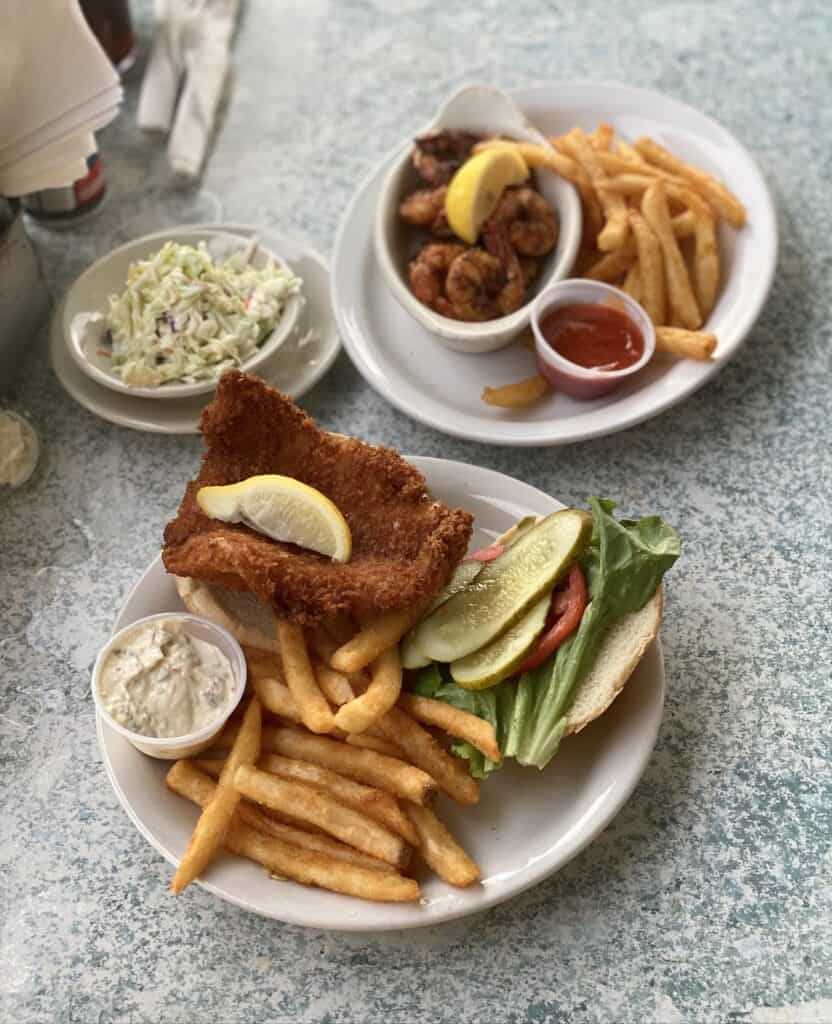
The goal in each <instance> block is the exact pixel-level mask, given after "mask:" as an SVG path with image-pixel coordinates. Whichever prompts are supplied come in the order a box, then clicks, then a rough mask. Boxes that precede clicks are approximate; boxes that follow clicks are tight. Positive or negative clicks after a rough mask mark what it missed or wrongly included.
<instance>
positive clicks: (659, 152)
mask: <svg viewBox="0 0 832 1024" xmlns="http://www.w3.org/2000/svg"><path fill="white" fill-rule="evenodd" d="M635 148H636V149H637V150H638V152H639V153H641V155H642V156H643V157H644V158H645V159H646V160H647V161H648V162H649V163H651V164H653V165H654V166H655V167H660V168H661V169H662V170H664V171H667V172H669V173H671V174H673V175H675V176H676V177H677V178H682V179H683V180H684V181H686V182H687V183H688V184H689V185H690V187H691V188H692V189H693V190H694V192H696V193H697V194H698V195H700V196H702V198H703V199H705V200H707V202H708V203H709V205H711V206H713V207H714V208H715V209H716V210H717V211H718V213H719V215H720V216H721V217H724V218H725V220H727V221H728V223H729V224H732V225H733V226H734V227H735V228H741V227H742V226H743V225H744V224H745V222H746V212H745V207H744V206H743V204H742V203H741V202H740V201H739V199H737V197H736V196H735V195H734V193H733V192H731V191H730V189H727V188H726V187H725V186H724V185H723V184H722V182H721V181H717V179H716V178H714V177H712V176H711V175H710V174H707V173H706V172H705V171H703V170H702V169H701V168H699V167H694V166H693V165H692V164H689V163H686V161H684V160H680V159H679V157H677V156H674V155H673V154H672V153H671V152H669V151H668V150H666V149H665V148H664V146H660V145H659V144H658V142H655V141H654V140H653V139H649V138H646V137H645V138H641V139H639V140H638V141H637V142H636V144H635Z"/></svg>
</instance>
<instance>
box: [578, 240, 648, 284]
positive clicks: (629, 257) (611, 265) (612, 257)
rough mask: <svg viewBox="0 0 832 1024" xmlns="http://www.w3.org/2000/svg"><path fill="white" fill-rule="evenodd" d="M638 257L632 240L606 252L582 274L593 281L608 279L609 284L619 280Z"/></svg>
mask: <svg viewBox="0 0 832 1024" xmlns="http://www.w3.org/2000/svg"><path fill="white" fill-rule="evenodd" d="M636 258H637V254H636V247H635V243H634V242H632V241H631V240H630V241H628V242H627V244H626V245H623V246H622V247H621V248H620V249H616V250H615V251H614V252H608V253H605V254H604V255H603V256H602V257H601V258H600V259H599V260H598V261H597V263H593V265H592V266H591V267H590V268H589V269H588V270H586V271H584V273H583V274H582V275H581V276H582V277H588V278H589V279H590V280H591V281H606V282H607V283H608V284H609V283H610V282H612V281H617V280H618V279H619V278H620V277H621V275H622V274H626V273H627V271H628V270H629V269H630V267H631V266H632V265H633V264H634V263H635V262H636Z"/></svg>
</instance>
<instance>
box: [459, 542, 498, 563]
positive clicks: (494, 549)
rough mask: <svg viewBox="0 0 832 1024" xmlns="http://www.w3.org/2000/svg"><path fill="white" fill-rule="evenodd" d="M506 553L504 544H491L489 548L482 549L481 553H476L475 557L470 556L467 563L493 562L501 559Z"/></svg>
mask: <svg viewBox="0 0 832 1024" xmlns="http://www.w3.org/2000/svg"><path fill="white" fill-rule="evenodd" d="M504 551H505V548H504V547H503V545H502V544H491V545H490V546H489V547H487V548H480V549H479V551H475V552H474V553H473V555H469V556H468V558H467V559H466V561H467V562H493V561H494V559H495V558H499V557H500V555H501V554H502V553H503V552H504Z"/></svg>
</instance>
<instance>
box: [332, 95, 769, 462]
mask: <svg viewBox="0 0 832 1024" xmlns="http://www.w3.org/2000/svg"><path fill="white" fill-rule="evenodd" d="M511 96H512V97H513V98H514V100H515V101H516V102H517V104H518V105H519V107H520V108H521V109H522V111H523V113H524V114H525V115H526V116H527V117H528V118H529V120H530V121H531V122H532V123H533V124H534V125H535V126H536V127H537V128H538V129H540V131H542V132H543V133H544V134H545V135H553V134H558V133H560V132H563V131H566V130H567V129H569V128H572V127H574V126H575V125H579V126H581V127H583V128H585V129H587V130H591V129H594V128H595V127H596V126H597V125H598V123H599V122H600V121H602V120H603V121H608V122H609V123H610V124H612V125H613V127H614V128H615V129H616V130H617V131H618V132H619V133H620V134H621V135H622V136H623V137H624V138H628V139H635V138H638V136H640V135H645V134H646V135H651V136H653V137H654V138H656V139H657V141H659V142H660V143H662V144H663V145H665V146H667V147H668V148H669V149H671V150H672V151H673V152H674V153H676V154H678V155H679V156H681V157H684V158H686V159H688V160H690V161H691V162H692V163H695V164H698V165H700V166H702V167H704V168H705V169H707V170H709V171H711V172H712V173H714V174H715V175H717V176H718V177H720V178H722V179H723V180H724V181H725V183H726V184H727V185H728V186H729V187H730V188H731V189H733V190H734V191H735V192H736V193H737V194H738V195H739V197H740V198H741V199H742V201H743V202H744V203H745V205H746V207H747V209H748V215H749V223H748V224H747V225H746V227H745V228H743V230H742V231H740V232H734V231H733V230H732V229H730V228H724V227H723V228H722V230H721V233H720V247H721V250H722V255H723V264H724V266H726V267H727V279H726V282H725V286H724V287H723V290H722V294H721V296H720V300H719V302H718V304H717V306H716V307H715V309H714V311H713V313H712V315H711V317H710V318H709V320H708V323H707V325H706V326H707V328H708V330H712V331H715V332H716V334H717V335H718V337H719V347H718V349H717V353H716V358H715V359H714V360H713V361H712V362H710V363H695V362H693V361H691V360H677V361H671V360H666V359H663V360H658V359H657V360H655V361H654V362H653V363H652V364H651V365H650V366H649V367H647V368H646V370H645V371H644V372H643V373H641V374H639V375H638V376H637V377H636V378H634V379H633V381H632V382H630V383H628V384H626V385H624V386H622V387H621V388H619V389H618V390H616V391H614V392H613V393H612V394H610V395H608V396H605V397H604V398H600V399H596V400H595V401H592V402H581V401H577V400H575V399H571V398H568V397H567V396H565V395H561V394H553V395H552V396H550V397H549V398H546V399H544V400H543V401H541V402H539V403H537V404H536V405H534V406H531V407H530V408H528V409H526V410H501V409H497V408H493V407H490V406H487V405H485V403H483V402H482V401H481V399H480V395H481V393H482V389H483V387H485V386H492V387H493V386H496V385H499V384H506V383H510V382H511V381H516V380H520V379H522V378H524V377H528V376H530V375H531V374H533V373H534V372H535V366H534V359H533V356H532V354H531V353H530V352H529V351H527V350H526V349H524V348H523V347H522V346H521V345H511V346H509V347H508V348H506V349H503V350H501V351H500V352H491V353H487V354H484V355H479V356H470V355H463V354H461V353H458V352H452V351H450V350H448V349H447V348H446V347H445V346H443V345H442V344H441V343H440V342H439V341H437V339H436V338H434V337H433V336H432V335H431V334H430V333H429V332H428V331H427V330H425V329H424V328H423V327H421V326H420V325H419V324H417V323H415V322H414V320H413V319H412V317H410V316H409V315H408V314H406V313H405V312H404V311H403V310H402V308H401V307H400V306H399V304H398V302H396V300H395V299H394V298H393V296H392V295H391V293H390V291H389V289H388V287H387V284H386V282H385V279H384V276H383V274H382V273H381V269H380V267H379V266H378V263H377V262H376V259H375V255H374V252H373V224H374V219H375V212H376V203H377V200H378V196H379V191H380V189H381V186H382V183H383V181H384V178H385V175H386V174H387V171H388V168H389V166H390V164H391V161H392V160H393V159H394V156H393V155H391V156H389V157H388V158H386V159H385V161H384V162H383V163H382V164H381V165H380V166H379V167H377V168H376V169H375V170H374V171H373V172H372V173H371V174H370V176H369V177H368V178H367V179H366V180H365V181H364V182H363V183H362V184H361V185H360V186H359V188H358V190H357V192H356V193H355V195H354V197H353V199H352V201H351V203H350V205H349V207H348V208H347V210H346V212H345V214H344V216H343V218H342V220H341V224H340V226H339V229H338V234H337V236H336V240H335V248H334V253H333V258H332V296H333V306H334V308H335V314H336V317H337V318H338V327H339V329H340V331H341V337H342V338H343V340H344V345H345V347H346V349H347V351H348V352H349V354H350V357H351V358H352V360H353V362H354V363H355V365H356V366H357V368H358V370H359V371H360V372H361V373H362V374H363V376H364V377H365V378H366V380H367V381H368V382H369V383H370V384H371V385H372V386H373V387H374V388H375V389H376V390H377V391H379V392H380V393H381V394H382V395H384V397H385V398H387V399H388V401H390V402H392V403H393V405H395V406H396V407H397V408H399V409H401V410H402V411H403V412H406V413H407V414H408V415H410V416H412V417H413V418H414V419H416V420H419V421H421V422H422V423H426V424H427V425H428V426H432V427H436V428H437V429H438V430H443V431H445V432H446V433H448V434H452V435H454V436H456V437H463V438H467V439H469V440H474V441H487V442H490V443H492V444H506V445H550V444H568V443H570V442H573V441H581V440H585V439H587V438H590V437H599V436H602V435H604V434H611V433H614V432H615V431H618V430H624V429H625V428H627V427H630V426H633V425H634V424H636V423H640V422H642V421H643V420H646V419H649V418H650V417H652V416H655V415H657V414H658V413H660V412H662V411H663V410H664V409H667V408H668V407H669V406H671V405H673V404H674V403H676V402H679V401H681V399H683V398H685V397H686V396H687V395H689V394H691V393H692V392H693V391H695V390H696V389H697V388H699V387H701V386H702V384H704V383H705V381H707V380H708V379H709V378H710V377H712V376H713V375H714V374H715V373H718V372H719V370H720V369H721V368H722V367H723V366H724V365H725V363H726V362H727V361H728V359H730V358H731V356H732V355H733V354H734V353H735V352H736V351H737V349H738V348H739V346H740V344H741V343H742V341H743V340H744V339H745V337H746V335H747V334H748V332H749V331H750V330H751V327H752V326H753V324H754V321H755V320H756V318H757V315H758V314H759V312H760V310H761V308H762V306H763V303H764V302H765V300H766V296H767V295H768V292H769V289H770V287H771V282H772V278H773V275H774V269H775V264H776V260H777V224H776V220H775V214H774V207H773V205H772V201H771V196H770V195H769V192H768V189H767V187H766V184H765V182H764V181H763V178H762V175H761V174H760V171H759V169H758V168H757V165H756V164H755V163H754V160H753V159H752V158H751V156H750V155H749V154H748V152H747V151H746V150H745V149H744V148H743V147H742V146H741V145H740V143H739V142H738V141H737V140H736V139H735V138H734V137H733V136H732V135H730V134H729V133H728V132H727V131H725V129H724V128H722V127H720V126H719V125H718V124H717V123H716V122H715V121H712V120H711V119H710V118H708V117H706V116H705V115H704V114H700V113H699V112H698V111H696V110H694V109H693V108H691V107H688V106H686V105H685V104H683V103H679V102H678V101H676V100H672V99H669V98H667V97H665V96H661V95H659V94H658V93H654V92H648V91H647V90H644V89H635V88H632V87H631V86H627V85H618V84H615V83H599V82H555V83H551V84H546V85H538V86H531V87H529V88H524V89H518V90H514V91H513V92H511Z"/></svg>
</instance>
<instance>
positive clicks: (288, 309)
mask: <svg viewBox="0 0 832 1024" xmlns="http://www.w3.org/2000/svg"><path fill="white" fill-rule="evenodd" d="M235 239H236V240H237V241H238V243H239V244H238V245H237V246H234V244H233V243H234V240H235ZM165 242H178V243H179V244H180V245H190V246H197V245H198V244H199V243H200V242H205V243H206V244H207V246H208V249H209V252H210V253H211V255H212V256H213V258H214V259H215V260H217V259H218V255H217V254H216V252H215V250H214V246H217V247H218V249H219V252H220V253H222V254H223V255H222V256H221V257H219V258H221V259H222V258H225V254H226V253H227V254H228V255H230V254H231V253H232V252H237V251H239V250H241V249H243V248H244V247H245V246H246V244H247V238H246V236H242V235H234V234H233V233H232V232H230V231H224V232H223V231H216V230H214V229H213V228H206V227H175V228H168V229H167V230H165V231H159V232H154V233H153V234H151V235H145V236H144V238H137V239H136V240H135V241H133V242H127V243H126V244H125V245H121V246H119V247H118V248H117V249H114V250H113V251H112V252H109V253H107V255H106V256H102V257H101V259H99V260H96V261H95V263H93V264H92V266H91V267H88V268H87V269H86V270H85V271H84V273H83V274H81V275H80V276H79V277H77V278H76V279H75V281H74V282H73V284H72V286H71V287H70V289H69V291H68V292H67V293H66V298H65V299H64V305H63V325H64V336H65V337H66V340H67V345H68V346H69V354H70V355H71V356H72V358H73V359H74V360H75V362H76V364H77V366H78V368H79V369H80V370H81V372H82V373H85V374H86V375H87V376H88V377H91V378H92V379H93V380H94V381H96V382H97V383H98V384H102V385H103V386H104V387H105V388H111V389H112V390H113V391H118V392H120V393H121V394H123V395H129V396H131V397H133V396H136V397H139V398H153V399H164V400H166V401H173V400H175V399H179V398H192V397H193V396H194V395H205V394H211V393H212V392H213V391H214V389H215V387H216V380H200V381H195V382H193V383H183V382H179V383H173V382H172V383H169V384H162V385H160V386H159V387H155V388H154V387H134V386H131V385H129V384H125V383H124V382H123V381H122V380H121V379H120V378H119V377H118V376H117V375H116V374H115V373H114V372H113V367H112V362H111V360H110V358H109V356H107V355H101V354H99V351H98V349H97V348H96V347H95V344H94V343H93V342H92V341H90V340H87V339H86V338H85V335H84V333H83V329H82V328H79V326H78V325H77V324H76V322H75V321H76V317H83V318H84V319H86V318H87V317H88V316H89V315H90V314H98V316H99V317H102V316H105V315H106V313H107V310H108V308H109V302H108V298H109V296H110V295H116V294H120V293H121V292H122V291H123V290H124V286H125V282H126V280H127V274H128V271H129V269H130V266H131V264H133V263H135V262H137V261H138V260H146V259H149V258H150V257H151V256H153V255H154V254H155V253H157V252H158V251H159V249H160V248H161V247H162V245H163V244H164V243H165ZM271 260H273V261H275V262H276V263H278V264H281V263H282V264H287V265H288V262H289V261H288V260H287V258H286V257H285V256H284V255H283V254H282V253H277V252H273V251H272V250H271V249H270V248H268V247H267V246H265V245H262V244H260V242H259V241H258V244H257V245H256V247H255V249H254V251H253V254H252V256H251V259H250V263H251V265H252V266H254V267H256V268H257V269H258V270H263V269H265V268H266V267H267V266H268V264H269V262H270V261H271ZM290 269H292V268H291V267H290ZM302 305H303V299H302V297H301V296H299V295H292V296H291V297H290V298H289V299H288V301H287V302H286V304H285V306H284V308H283V313H282V314H281V316H280V319H279V320H278V322H277V325H276V326H275V328H274V330H273V331H272V332H271V334H269V335H268V336H267V337H266V338H265V340H264V341H263V343H262V344H261V345H260V347H259V348H258V349H257V351H256V352H255V353H254V354H253V355H251V356H249V357H248V359H246V360H245V362H244V363H243V364H242V367H241V368H242V369H244V370H246V371H248V372H250V373H256V372H258V371H259V370H260V367H261V366H263V365H265V363H267V362H268V361H269V360H270V359H271V358H272V357H273V356H274V355H276V354H277V352H278V350H279V349H280V348H281V346H282V345H283V344H284V343H285V342H286V341H287V339H288V338H289V336H290V335H291V334H292V332H293V331H294V330H295V327H296V326H297V321H298V317H299V316H300V311H301V307H302Z"/></svg>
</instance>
